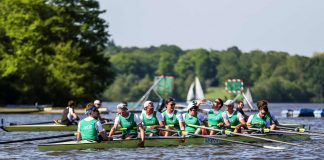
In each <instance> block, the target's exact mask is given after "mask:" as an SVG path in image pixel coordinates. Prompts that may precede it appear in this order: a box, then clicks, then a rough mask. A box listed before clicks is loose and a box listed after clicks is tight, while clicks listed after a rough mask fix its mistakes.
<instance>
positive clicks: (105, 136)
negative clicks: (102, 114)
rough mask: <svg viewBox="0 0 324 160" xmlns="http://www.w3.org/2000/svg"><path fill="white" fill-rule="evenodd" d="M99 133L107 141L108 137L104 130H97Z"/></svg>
mask: <svg viewBox="0 0 324 160" xmlns="http://www.w3.org/2000/svg"><path fill="white" fill-rule="evenodd" d="M99 135H100V136H101V137H102V139H103V140H105V141H107V140H108V137H107V135H106V132H105V131H101V132H99Z"/></svg>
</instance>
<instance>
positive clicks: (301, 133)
mask: <svg viewBox="0 0 324 160" xmlns="http://www.w3.org/2000/svg"><path fill="white" fill-rule="evenodd" d="M249 129H250V130H255V131H262V129H260V128H249ZM268 130H269V132H277V133H287V134H299V135H308V136H324V134H316V133H304V132H293V131H281V130H272V129H268Z"/></svg>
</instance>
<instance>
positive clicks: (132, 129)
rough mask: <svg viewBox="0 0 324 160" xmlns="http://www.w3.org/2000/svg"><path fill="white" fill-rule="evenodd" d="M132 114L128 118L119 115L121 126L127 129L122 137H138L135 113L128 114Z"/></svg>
mask: <svg viewBox="0 0 324 160" xmlns="http://www.w3.org/2000/svg"><path fill="white" fill-rule="evenodd" d="M128 114H130V115H129V116H128V118H125V117H123V116H121V115H119V120H120V121H119V125H120V127H121V128H126V130H124V131H123V134H122V136H123V137H125V136H129V135H136V136H137V125H136V122H135V118H134V117H135V116H134V113H130V112H129V113H128Z"/></svg>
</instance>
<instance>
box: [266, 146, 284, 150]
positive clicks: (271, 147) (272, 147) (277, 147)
mask: <svg viewBox="0 0 324 160" xmlns="http://www.w3.org/2000/svg"><path fill="white" fill-rule="evenodd" d="M263 147H264V148H268V149H276V150H284V149H286V148H285V147H280V146H263Z"/></svg>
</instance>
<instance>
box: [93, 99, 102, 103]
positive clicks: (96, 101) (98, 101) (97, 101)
mask: <svg viewBox="0 0 324 160" xmlns="http://www.w3.org/2000/svg"><path fill="white" fill-rule="evenodd" d="M100 103H101V101H100V100H95V101H94V102H93V104H100Z"/></svg>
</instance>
